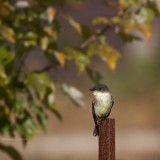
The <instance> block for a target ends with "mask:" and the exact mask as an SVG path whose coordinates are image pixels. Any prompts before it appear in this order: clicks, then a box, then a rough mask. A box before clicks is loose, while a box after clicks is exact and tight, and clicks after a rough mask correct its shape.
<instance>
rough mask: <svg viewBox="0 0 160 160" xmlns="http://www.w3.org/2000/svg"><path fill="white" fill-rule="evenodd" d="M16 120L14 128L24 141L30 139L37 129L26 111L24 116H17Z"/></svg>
mask: <svg viewBox="0 0 160 160" xmlns="http://www.w3.org/2000/svg"><path fill="white" fill-rule="evenodd" d="M16 122H17V123H16V128H17V130H18V132H19V133H20V135H21V137H22V138H24V143H26V142H27V140H30V139H31V138H32V137H33V135H34V134H35V132H36V131H37V127H36V124H35V122H34V121H33V118H32V117H31V115H30V114H29V113H28V112H25V114H24V117H22V118H20V117H18V118H17V120H16Z"/></svg>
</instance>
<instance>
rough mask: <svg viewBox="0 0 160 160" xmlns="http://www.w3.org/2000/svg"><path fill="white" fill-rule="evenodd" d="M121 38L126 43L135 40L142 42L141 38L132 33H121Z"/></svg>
mask: <svg viewBox="0 0 160 160" xmlns="http://www.w3.org/2000/svg"><path fill="white" fill-rule="evenodd" d="M119 36H120V37H121V38H122V40H123V41H124V42H132V41H134V40H142V39H141V38H140V37H138V36H136V35H134V34H131V33H125V32H119Z"/></svg>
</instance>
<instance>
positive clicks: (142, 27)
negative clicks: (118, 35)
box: [124, 21, 151, 39]
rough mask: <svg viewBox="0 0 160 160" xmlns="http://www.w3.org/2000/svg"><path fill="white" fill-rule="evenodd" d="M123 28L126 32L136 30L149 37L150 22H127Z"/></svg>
mask: <svg viewBox="0 0 160 160" xmlns="http://www.w3.org/2000/svg"><path fill="white" fill-rule="evenodd" d="M124 29H125V31H126V32H130V31H132V30H133V29H136V30H138V31H139V32H140V33H142V34H143V35H144V36H145V37H146V38H147V39H150V38H151V23H150V22H149V21H146V22H143V23H138V22H133V23H128V24H126V25H124Z"/></svg>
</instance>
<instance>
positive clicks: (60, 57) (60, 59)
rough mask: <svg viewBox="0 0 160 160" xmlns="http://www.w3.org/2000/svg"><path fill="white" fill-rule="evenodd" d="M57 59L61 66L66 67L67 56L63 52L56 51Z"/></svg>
mask: <svg viewBox="0 0 160 160" xmlns="http://www.w3.org/2000/svg"><path fill="white" fill-rule="evenodd" d="M54 54H55V57H56V59H57V60H58V62H59V64H60V66H61V67H64V65H65V61H66V56H65V54H64V53H63V52H58V51H55V52H54Z"/></svg>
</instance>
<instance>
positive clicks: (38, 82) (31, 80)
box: [26, 73, 54, 100]
mask: <svg viewBox="0 0 160 160" xmlns="http://www.w3.org/2000/svg"><path fill="white" fill-rule="evenodd" d="M26 84H28V85H30V86H31V87H32V88H33V89H34V90H35V92H36V94H37V95H38V97H39V98H40V99H41V100H43V99H44V97H45V94H46V92H47V88H48V87H49V88H50V87H51V88H52V89H53V90H54V87H53V83H52V82H51V81H50V79H49V78H48V76H47V75H46V73H30V74H29V75H28V77H27V78H26Z"/></svg>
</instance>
